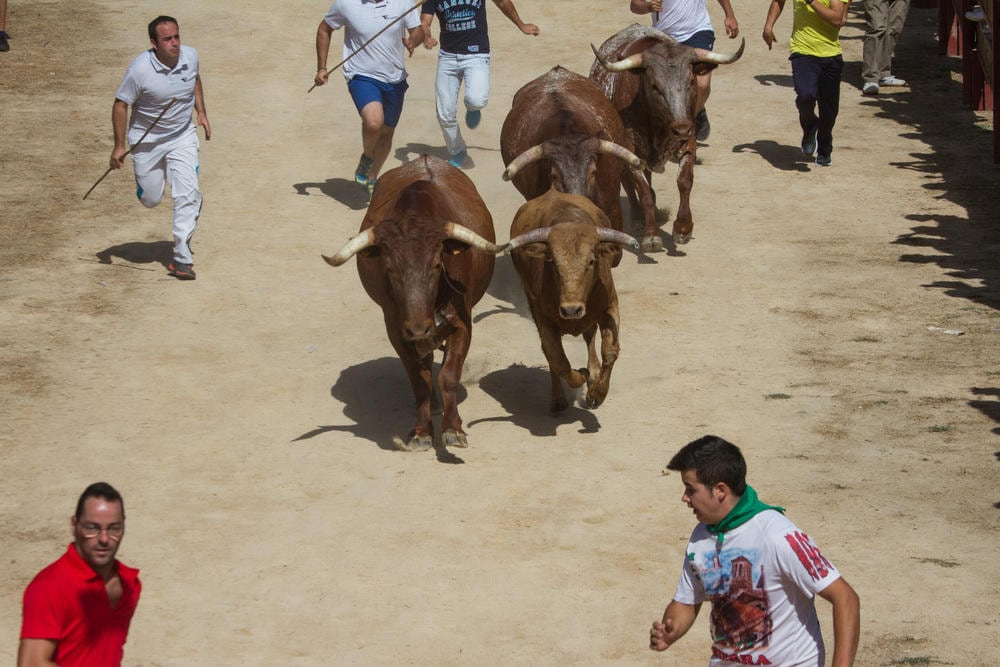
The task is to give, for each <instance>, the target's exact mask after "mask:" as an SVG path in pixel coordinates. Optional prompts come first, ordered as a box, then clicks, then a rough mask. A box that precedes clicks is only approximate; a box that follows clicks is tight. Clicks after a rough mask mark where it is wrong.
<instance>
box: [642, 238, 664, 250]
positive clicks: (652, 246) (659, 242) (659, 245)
mask: <svg viewBox="0 0 1000 667" xmlns="http://www.w3.org/2000/svg"><path fill="white" fill-rule="evenodd" d="M640 245H641V246H642V251H643V252H663V239H661V238H660V237H659V235H657V236H643V237H642V240H641V241H640Z"/></svg>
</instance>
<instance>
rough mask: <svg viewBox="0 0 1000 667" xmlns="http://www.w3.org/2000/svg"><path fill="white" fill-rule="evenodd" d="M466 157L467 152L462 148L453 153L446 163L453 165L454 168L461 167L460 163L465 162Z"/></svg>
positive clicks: (467, 155)
mask: <svg viewBox="0 0 1000 667" xmlns="http://www.w3.org/2000/svg"><path fill="white" fill-rule="evenodd" d="M468 157H469V153H468V152H466V151H465V150H464V149H463V150H460V151H458V152H457V153H455V154H454V155H452V156H451V159H450V160H448V164H450V165H451V166H453V167H455V168H456V169H461V168H462V165H463V164H465V160H466V159H467V158H468Z"/></svg>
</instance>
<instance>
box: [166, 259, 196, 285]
mask: <svg viewBox="0 0 1000 667" xmlns="http://www.w3.org/2000/svg"><path fill="white" fill-rule="evenodd" d="M167 273H169V274H170V275H172V276H173V277H174V278H177V279H178V280H194V279H195V274H194V264H184V263H183V262H178V261H177V260H173V261H172V262H170V265H169V266H167Z"/></svg>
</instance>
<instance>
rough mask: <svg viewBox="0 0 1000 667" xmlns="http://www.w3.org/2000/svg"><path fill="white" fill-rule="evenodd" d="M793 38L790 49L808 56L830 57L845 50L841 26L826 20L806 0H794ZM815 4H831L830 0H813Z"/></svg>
mask: <svg viewBox="0 0 1000 667" xmlns="http://www.w3.org/2000/svg"><path fill="white" fill-rule="evenodd" d="M792 2H793V3H794V5H793V8H792V11H793V12H794V14H793V15H792V38H791V39H790V40H789V42H788V50H789V51H791V52H792V53H801V54H803V55H807V56H817V57H819V58H829V57H831V56H839V55H840V54H842V53H843V52H844V50H843V49H842V48H840V28H838V27H837V26H833V25H830V24H829V23H827V22H826V21H824V20H823V19H822V18H821V17H820V16H819V15H818V14H817V13H816V12H814V11H813V9H812V7H810V6H809V5H807V4H806V3H805V0H792ZM813 4H823V5H826V6H827V7H829V6H830V0H813Z"/></svg>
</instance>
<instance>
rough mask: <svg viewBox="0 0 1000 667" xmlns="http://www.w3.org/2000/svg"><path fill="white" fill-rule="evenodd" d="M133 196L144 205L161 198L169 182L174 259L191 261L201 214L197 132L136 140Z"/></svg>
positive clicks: (154, 204) (185, 261)
mask: <svg viewBox="0 0 1000 667" xmlns="http://www.w3.org/2000/svg"><path fill="white" fill-rule="evenodd" d="M131 155H132V166H133V168H134V169H135V185H136V191H135V194H136V197H138V198H139V201H140V202H142V205H143V206H145V207H146V208H153V207H154V206H156V205H157V204H159V203H160V200H162V199H163V188H164V185H165V184H166V183H169V184H170V194H171V196H172V197H173V200H174V261H175V262H180V263H182V264H194V258H193V257H192V256H191V236H193V235H194V229H195V225H197V223H198V216H199V215H200V214H201V192H200V191H199V190H198V132H197V130H195V129H193V128H192V130H191V131H189V132H185V133H184V134H182V135H181V136H179V137H177V138H175V139H169V140H167V141H164V142H162V143H149V144H145V143H144V144H140V145H139V146H138V148H136V149H135V150H133V151H132V153H131Z"/></svg>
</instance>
